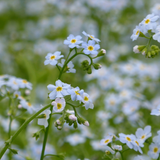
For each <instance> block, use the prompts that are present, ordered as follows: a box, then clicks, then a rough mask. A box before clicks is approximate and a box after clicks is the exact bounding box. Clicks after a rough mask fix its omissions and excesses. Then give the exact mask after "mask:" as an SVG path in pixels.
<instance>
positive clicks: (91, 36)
mask: <svg viewBox="0 0 160 160" xmlns="http://www.w3.org/2000/svg"><path fill="white" fill-rule="evenodd" d="M82 34H84V35H85V36H87V37H89V38H91V39H93V40H95V41H96V42H97V43H98V42H100V40H99V39H98V38H95V37H94V35H89V34H87V33H86V32H85V31H83V32H82Z"/></svg>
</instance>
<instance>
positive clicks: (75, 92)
mask: <svg viewBox="0 0 160 160" xmlns="http://www.w3.org/2000/svg"><path fill="white" fill-rule="evenodd" d="M67 91H68V93H69V94H70V95H71V99H72V101H83V98H82V96H81V95H82V94H83V93H84V91H83V90H80V89H79V87H76V88H71V89H68V90H67Z"/></svg>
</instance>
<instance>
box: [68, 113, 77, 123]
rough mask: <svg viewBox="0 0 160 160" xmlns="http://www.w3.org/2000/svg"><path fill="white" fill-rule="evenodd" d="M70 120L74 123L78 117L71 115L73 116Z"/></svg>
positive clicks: (70, 116)
mask: <svg viewBox="0 0 160 160" xmlns="http://www.w3.org/2000/svg"><path fill="white" fill-rule="evenodd" d="M69 119H70V120H72V121H76V120H77V117H76V116H75V115H73V114H71V115H69Z"/></svg>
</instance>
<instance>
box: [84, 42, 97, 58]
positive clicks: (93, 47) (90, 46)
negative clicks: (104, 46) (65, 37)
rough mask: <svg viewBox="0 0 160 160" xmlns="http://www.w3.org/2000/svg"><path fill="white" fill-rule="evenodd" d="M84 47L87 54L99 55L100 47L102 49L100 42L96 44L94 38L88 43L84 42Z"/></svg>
mask: <svg viewBox="0 0 160 160" xmlns="http://www.w3.org/2000/svg"><path fill="white" fill-rule="evenodd" d="M82 47H83V48H84V50H83V52H84V53H85V54H87V55H89V54H91V55H95V56H96V55H97V54H98V51H97V50H98V49H100V45H99V44H95V41H94V40H89V41H88V43H86V42H83V43H82Z"/></svg>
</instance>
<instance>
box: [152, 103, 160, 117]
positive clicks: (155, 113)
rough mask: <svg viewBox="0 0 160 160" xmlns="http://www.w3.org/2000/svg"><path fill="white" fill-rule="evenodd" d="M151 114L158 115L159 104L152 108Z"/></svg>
mask: <svg viewBox="0 0 160 160" xmlns="http://www.w3.org/2000/svg"><path fill="white" fill-rule="evenodd" d="M151 115H155V116H159V115H160V104H159V105H158V106H157V108H156V109H152V112H151Z"/></svg>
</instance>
